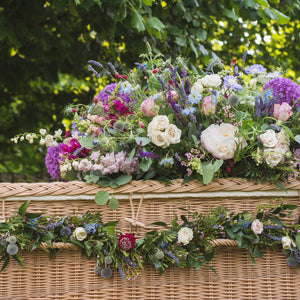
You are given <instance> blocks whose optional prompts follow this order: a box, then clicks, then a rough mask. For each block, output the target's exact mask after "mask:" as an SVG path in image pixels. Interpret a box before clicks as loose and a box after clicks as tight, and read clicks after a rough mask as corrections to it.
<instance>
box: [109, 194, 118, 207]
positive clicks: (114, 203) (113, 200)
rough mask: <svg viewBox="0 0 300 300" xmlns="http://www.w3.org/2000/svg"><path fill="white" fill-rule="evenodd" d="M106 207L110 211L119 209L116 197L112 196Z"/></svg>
mask: <svg viewBox="0 0 300 300" xmlns="http://www.w3.org/2000/svg"><path fill="white" fill-rule="evenodd" d="M108 206H109V208H110V209H111V210H116V209H118V208H119V200H118V199H117V198H116V197H114V196H112V197H111V198H110V200H109V204H108Z"/></svg>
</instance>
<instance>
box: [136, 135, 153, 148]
mask: <svg viewBox="0 0 300 300" xmlns="http://www.w3.org/2000/svg"><path fill="white" fill-rule="evenodd" d="M135 142H136V143H137V144H138V145H139V146H140V145H142V146H146V145H147V144H149V143H150V139H148V138H147V137H139V136H137V137H135Z"/></svg>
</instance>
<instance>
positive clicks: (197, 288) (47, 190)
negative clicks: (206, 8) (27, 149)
mask: <svg viewBox="0 0 300 300" xmlns="http://www.w3.org/2000/svg"><path fill="white" fill-rule="evenodd" d="M139 185H140V186H139ZM286 187H287V188H288V189H291V190H296V191H297V190H298V192H299V190H300V182H299V181H293V182H291V183H290V184H289V185H288V186H286ZM255 188H256V189H258V190H275V189H276V186H273V185H271V186H270V185H259V186H255V185H253V184H251V183H249V182H245V181H243V180H238V179H237V180H235V179H234V180H229V182H227V181H226V180H217V181H216V182H213V183H212V184H211V185H208V186H203V185H201V184H199V183H198V182H192V183H189V184H187V185H183V186H182V185H181V182H180V181H175V182H174V183H173V184H172V185H170V186H168V187H167V188H165V186H164V184H161V183H157V182H153V181H150V182H139V184H138V183H137V182H133V183H131V184H130V185H128V186H124V187H121V188H120V189H118V190H114V192H115V191H116V192H117V193H124V194H128V197H127V198H126V199H121V200H120V208H119V209H118V210H117V211H111V210H109V209H108V208H107V206H106V207H103V206H98V205H96V204H95V202H94V201H93V200H91V199H89V200H88V199H86V200H83V199H80V197H79V196H80V195H86V194H88V195H93V194H95V193H96V192H97V191H99V190H103V188H99V187H98V186H96V185H92V184H86V183H83V182H69V183H39V184H23V183H20V184H10V183H9V184H0V199H1V202H2V204H1V206H0V218H3V219H4V218H7V217H8V216H10V215H12V214H13V213H14V211H15V210H16V209H17V208H18V207H19V206H20V205H21V204H22V203H23V202H24V200H23V199H22V196H30V195H35V196H39V197H40V198H38V199H37V200H34V201H31V203H30V205H29V210H30V212H40V211H42V210H47V214H49V215H58V216H65V215H66V214H69V213H72V212H73V211H74V210H76V211H77V212H78V213H84V212H86V211H87V210H90V211H91V212H94V211H100V212H101V214H102V216H103V221H104V222H108V221H111V220H116V219H121V220H122V221H121V222H120V229H121V230H123V231H124V232H133V233H135V234H136V236H137V237H141V236H143V235H144V234H145V232H147V231H149V230H151V229H152V228H153V227H155V228H157V227H156V226H153V225H151V223H153V222H155V221H163V222H170V221H171V220H172V219H173V218H174V213H176V214H179V215H180V214H182V211H181V210H180V209H179V208H180V207H183V206H186V205H188V206H190V209H191V210H192V211H199V212H203V213H205V212H208V211H209V210H210V209H211V207H217V206H219V205H223V206H226V207H227V208H228V209H229V210H232V211H233V212H241V211H244V210H248V211H254V210H255V209H256V207H257V206H258V205H259V204H261V203H269V201H270V199H271V197H269V196H264V197H243V198H239V197H227V196H226V197H222V196H218V197H210V198H209V199H208V198H207V199H206V198H204V197H201V198H197V197H196V198H194V197H185V198H178V196H175V193H181V192H182V193H186V192H188V193H198V192H201V191H203V190H206V189H210V190H211V191H224V190H225V191H235V190H239V189H244V190H245V191H247V190H248V191H252V190H253V189H255ZM110 191H111V190H110ZM135 193H139V194H144V193H149V194H150V193H158V194H161V193H171V194H172V193H174V196H173V197H172V195H171V196H170V198H168V199H165V198H159V197H158V198H155V199H148V198H147V199H142V201H141V199H132V200H131V201H130V194H135ZM16 195H17V196H18V199H14V200H9V198H6V197H10V196H16ZM47 195H54V196H55V195H78V199H77V200H76V199H75V200H58V199H56V198H55V197H53V200H52V201H49V200H44V199H43V197H44V196H47ZM74 198H76V197H74ZM283 198H284V200H285V202H288V203H292V204H297V205H299V204H300V200H299V196H298V194H297V195H294V196H288V195H287V196H286V197H283ZM183 202H184V203H183ZM299 213H300V211H299V210H298V211H296V212H295V214H296V215H298V214H299ZM296 215H295V218H296ZM134 224H137V225H139V226H135V225H134ZM213 242H215V243H216V245H218V246H223V247H220V248H218V249H219V250H218V251H217V254H216V256H215V258H214V259H213V261H212V262H211V264H210V265H211V266H212V267H213V268H214V269H215V270H216V272H217V274H214V273H213V272H212V271H210V270H209V269H208V268H207V267H206V266H205V267H203V269H201V270H200V271H197V272H196V271H195V270H189V269H172V270H168V271H167V272H166V273H165V274H163V275H162V276H161V275H159V274H158V272H156V271H155V270H153V269H150V268H146V269H145V270H142V272H141V275H140V276H139V277H138V278H137V279H136V281H125V280H123V279H121V277H120V275H119V274H118V272H117V271H115V272H114V273H113V277H112V278H111V279H102V278H101V277H99V276H96V275H95V274H94V272H93V270H94V266H95V259H87V258H86V257H84V256H82V255H81V254H80V251H73V250H74V249H73V248H72V247H73V246H72V245H71V248H68V250H60V251H59V252H58V254H57V256H56V257H55V258H54V259H53V260H49V258H48V253H46V252H45V251H42V250H37V251H34V252H33V253H23V255H24V262H25V264H26V266H27V269H23V268H22V267H21V266H20V265H19V264H18V263H16V262H14V261H11V262H10V264H9V266H8V268H7V269H6V270H5V271H4V272H2V273H0V299H5V300H6V299H12V300H15V299H109V300H110V299H147V300H148V299H183V298H184V299H222V300H223V299H236V300H239V299H249V300H250V299H259V300H261V299H290V300H292V299H295V300H296V299H299V295H300V286H299V281H300V268H290V267H288V265H287V262H286V256H284V255H282V254H281V253H280V252H279V253H275V252H270V251H267V252H265V258H264V259H257V261H256V266H255V267H253V265H252V262H251V260H250V258H249V255H248V253H247V252H246V251H243V250H240V249H236V248H234V247H228V246H234V244H232V243H231V242H228V244H226V247H225V245H224V241H217V240H216V241H213ZM61 247H62V245H61V246H59V248H61ZM64 247H68V246H64Z"/></svg>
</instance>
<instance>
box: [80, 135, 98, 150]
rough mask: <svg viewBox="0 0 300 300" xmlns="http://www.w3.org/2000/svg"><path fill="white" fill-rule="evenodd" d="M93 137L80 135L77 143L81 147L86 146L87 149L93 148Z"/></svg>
mask: <svg viewBox="0 0 300 300" xmlns="http://www.w3.org/2000/svg"><path fill="white" fill-rule="evenodd" d="M93 140H94V138H93V137H91V136H82V137H81V138H80V139H79V143H80V146H81V147H84V148H87V149H93V148H94V147H95V146H94V144H93Z"/></svg>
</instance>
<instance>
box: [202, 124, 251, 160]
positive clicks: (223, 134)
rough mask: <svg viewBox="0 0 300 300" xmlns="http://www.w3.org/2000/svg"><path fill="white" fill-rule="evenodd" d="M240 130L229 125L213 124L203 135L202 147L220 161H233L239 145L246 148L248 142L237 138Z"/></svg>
mask: <svg viewBox="0 0 300 300" xmlns="http://www.w3.org/2000/svg"><path fill="white" fill-rule="evenodd" d="M237 133H238V128H237V127H235V126H233V125H231V124H228V123H222V124H221V125H216V124H212V125H210V126H209V127H207V128H206V129H205V130H203V131H202V133H201V144H202V146H203V147H204V148H205V149H206V150H207V151H208V152H210V153H212V155H213V156H215V157H217V158H220V159H224V160H226V159H231V158H233V157H234V152H235V150H236V146H237V144H238V145H239V147H242V148H244V147H246V145H247V143H246V141H245V140H244V139H243V138H241V137H237Z"/></svg>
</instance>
